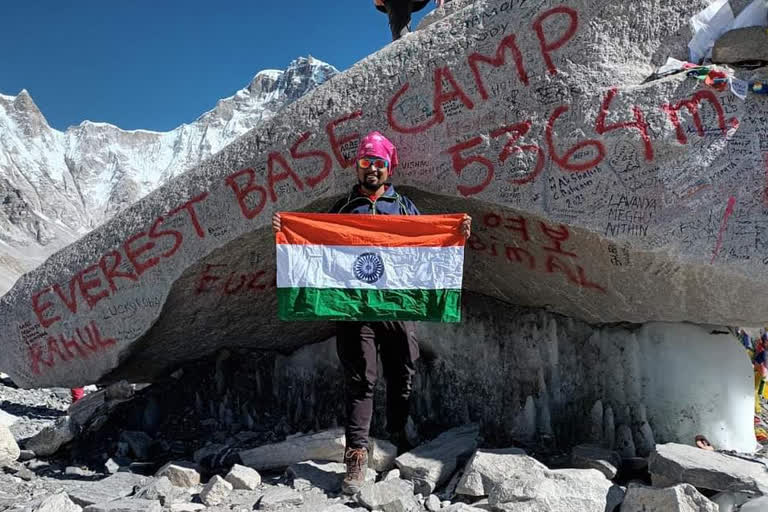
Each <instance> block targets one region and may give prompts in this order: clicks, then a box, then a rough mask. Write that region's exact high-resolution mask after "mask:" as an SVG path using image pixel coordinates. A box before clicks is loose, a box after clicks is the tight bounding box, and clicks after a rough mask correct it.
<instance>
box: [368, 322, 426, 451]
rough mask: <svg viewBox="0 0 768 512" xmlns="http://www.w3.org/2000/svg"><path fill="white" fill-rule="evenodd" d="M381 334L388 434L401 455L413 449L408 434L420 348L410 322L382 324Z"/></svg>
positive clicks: (379, 334) (380, 347) (380, 344)
mask: <svg viewBox="0 0 768 512" xmlns="http://www.w3.org/2000/svg"><path fill="white" fill-rule="evenodd" d="M380 329H381V331H382V332H380V333H377V334H378V338H379V339H380V340H381V341H380V342H379V350H380V351H381V363H382V367H383V370H384V378H385V379H386V382H387V432H389V434H390V439H391V441H392V442H393V443H394V444H395V446H397V450H398V454H400V453H403V452H406V451H408V450H409V449H410V448H412V446H411V445H410V443H409V441H408V437H407V436H406V433H405V426H406V423H407V422H408V414H409V412H410V398H411V391H412V389H413V376H414V375H415V373H416V360H417V359H418V358H419V346H418V344H417V343H416V340H415V339H414V337H413V333H412V325H411V323H410V322H382V323H381V324H380Z"/></svg>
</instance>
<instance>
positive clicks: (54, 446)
mask: <svg viewBox="0 0 768 512" xmlns="http://www.w3.org/2000/svg"><path fill="white" fill-rule="evenodd" d="M74 438H75V433H74V432H73V431H72V426H71V425H70V421H69V416H62V417H60V418H58V419H57V420H56V421H55V422H54V424H53V425H49V426H47V427H45V428H43V429H42V430H41V431H40V432H39V433H38V434H37V435H35V436H33V437H31V438H29V439H27V441H26V443H25V444H24V448H26V449H27V450H32V451H33V452H34V453H35V455H36V456H37V457H47V456H48V455H53V454H54V453H56V451H58V449H59V448H61V446H62V445H63V444H66V443H68V442H70V441H71V440H72V439H74Z"/></svg>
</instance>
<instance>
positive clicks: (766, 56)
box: [712, 26, 768, 64]
mask: <svg viewBox="0 0 768 512" xmlns="http://www.w3.org/2000/svg"><path fill="white" fill-rule="evenodd" d="M756 61H763V62H768V30H766V28H765V27H757V26H756V27H746V28H737V29H735V30H729V31H728V32H726V33H725V34H723V35H722V36H720V38H719V39H718V40H717V41H715V46H714V47H713V48H712V62H714V63H716V64H738V63H741V62H756Z"/></svg>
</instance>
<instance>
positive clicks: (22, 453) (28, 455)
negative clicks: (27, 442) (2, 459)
mask: <svg viewBox="0 0 768 512" xmlns="http://www.w3.org/2000/svg"><path fill="white" fill-rule="evenodd" d="M34 458H35V452H33V451H32V450H19V459H18V460H22V461H27V460H32V459H34Z"/></svg>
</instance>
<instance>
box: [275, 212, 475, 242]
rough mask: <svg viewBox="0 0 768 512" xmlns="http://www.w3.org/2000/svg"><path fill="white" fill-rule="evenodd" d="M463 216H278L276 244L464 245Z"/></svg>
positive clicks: (329, 214)
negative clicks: (461, 229)
mask: <svg viewBox="0 0 768 512" xmlns="http://www.w3.org/2000/svg"><path fill="white" fill-rule="evenodd" d="M463 217H464V214H449V215H354V214H337V213H295V212H294V213H280V221H281V231H279V232H278V233H277V235H276V237H275V239H276V242H277V244H278V245H281V244H292V245H306V244H309V245H345V246H352V245H370V246H376V247H446V246H464V237H463V236H461V234H460V232H459V226H460V224H461V220H462V218H463Z"/></svg>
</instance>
